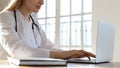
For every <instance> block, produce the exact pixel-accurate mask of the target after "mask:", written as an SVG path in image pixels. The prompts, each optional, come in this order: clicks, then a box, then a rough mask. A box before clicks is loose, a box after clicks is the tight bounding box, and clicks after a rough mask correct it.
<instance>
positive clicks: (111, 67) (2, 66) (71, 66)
mask: <svg viewBox="0 0 120 68" xmlns="http://www.w3.org/2000/svg"><path fill="white" fill-rule="evenodd" d="M0 68H120V62H110V63H103V64H80V63H68V64H67V66H16V65H9V64H7V61H3V60H2V61H1V60H0Z"/></svg>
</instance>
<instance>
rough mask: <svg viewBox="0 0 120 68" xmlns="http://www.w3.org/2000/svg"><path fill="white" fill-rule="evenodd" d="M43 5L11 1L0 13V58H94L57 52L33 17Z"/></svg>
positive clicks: (37, 0) (25, 0) (40, 0)
mask: <svg viewBox="0 0 120 68" xmlns="http://www.w3.org/2000/svg"><path fill="white" fill-rule="evenodd" d="M43 4H44V1H43V0H11V3H10V4H9V5H8V7H7V8H5V10H4V11H2V12H1V13H0V50H1V51H0V57H1V58H3V57H7V56H13V57H18V58H20V57H50V58H62V59H68V58H81V57H95V55H94V54H92V53H90V52H87V51H84V50H70V51H62V50H60V49H55V48H54V46H53V44H52V43H51V41H50V40H49V39H47V37H46V35H45V33H44V31H43V30H42V29H41V27H40V25H39V24H38V21H37V20H36V19H34V18H33V17H32V16H31V13H32V12H36V13H37V12H38V11H39V9H40V8H41V6H42V5H43Z"/></svg>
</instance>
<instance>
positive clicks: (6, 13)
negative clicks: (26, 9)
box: [0, 11, 13, 17]
mask: <svg viewBox="0 0 120 68" xmlns="http://www.w3.org/2000/svg"><path fill="white" fill-rule="evenodd" d="M12 14H13V11H1V12H0V17H4V16H10V15H12Z"/></svg>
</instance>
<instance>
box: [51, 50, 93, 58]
mask: <svg viewBox="0 0 120 68" xmlns="http://www.w3.org/2000/svg"><path fill="white" fill-rule="evenodd" d="M50 57H51V58H61V59H69V58H82V57H94V58H95V55H94V54H92V53H90V52H87V51H84V50H70V51H61V52H51V54H50Z"/></svg>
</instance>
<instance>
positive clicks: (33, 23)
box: [14, 10, 42, 47]
mask: <svg viewBox="0 0 120 68" xmlns="http://www.w3.org/2000/svg"><path fill="white" fill-rule="evenodd" d="M14 18H15V22H16V23H15V31H16V32H17V16H16V11H15V10H14ZM30 18H31V20H32V31H33V34H34V38H35V42H36V44H37V45H38V47H39V44H38V42H37V39H36V36H35V32H34V26H35V27H36V29H37V30H38V33H39V35H40V37H41V40H42V35H41V32H40V28H39V26H38V25H37V24H36V23H35V22H34V20H33V18H32V16H31V15H30Z"/></svg>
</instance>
